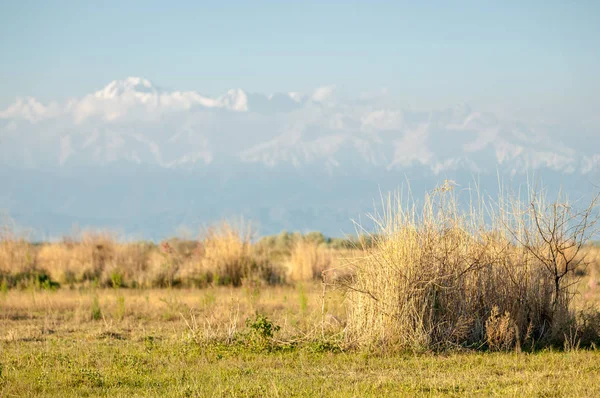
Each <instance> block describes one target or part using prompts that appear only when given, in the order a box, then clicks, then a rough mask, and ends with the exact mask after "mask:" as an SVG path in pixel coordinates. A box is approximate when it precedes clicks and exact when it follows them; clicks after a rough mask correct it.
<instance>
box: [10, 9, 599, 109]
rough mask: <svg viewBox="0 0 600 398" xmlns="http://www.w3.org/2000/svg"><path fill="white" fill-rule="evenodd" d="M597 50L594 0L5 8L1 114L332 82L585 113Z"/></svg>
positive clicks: (595, 80)
mask: <svg viewBox="0 0 600 398" xmlns="http://www.w3.org/2000/svg"><path fill="white" fill-rule="evenodd" d="M521 3H527V4H521ZM599 43H600V2H597V1H527V2H518V1H494V2H491V1H490V2H487V1H452V2H450V1H439V2H435V1H430V2H414V1H410V2H393V4H392V2H381V1H380V2H375V1H370V2H366V1H363V2H349V1H343V2H342V1H340V2H322V1H318V2H313V1H305V2H293V3H292V2H284V1H277V2H276V1H273V2H264V1H253V2H249V1H244V2H240V1H229V2H202V1H171V2H165V1H126V2H120V1H119V2H118V1H101V2H88V1H43V0H40V1H24V0H21V1H9V0H7V1H3V2H1V3H0V53H1V54H2V62H0V87H2V90H1V91H0V108H5V107H6V106H8V105H9V104H10V103H11V102H13V101H14V99H15V98H16V97H18V96H35V97H37V98H38V99H40V100H42V101H49V100H65V99H66V98H69V97H74V96H81V95H84V94H86V93H89V92H91V91H93V90H96V89H99V88H101V87H102V86H104V85H105V84H106V83H108V82H109V81H111V80H114V79H120V78H124V77H126V76H143V77H146V78H148V79H150V80H151V81H153V82H155V83H156V84H159V85H161V86H165V87H169V88H174V89H191V90H197V91H199V92H201V93H204V94H207V95H216V94H220V93H222V92H224V91H226V90H227V89H229V88H232V87H240V88H243V89H244V90H246V91H250V92H262V93H272V92H279V91H282V92H285V91H310V90H312V89H314V88H315V87H318V86H323V85H329V84H333V85H335V86H336V87H337V89H338V90H339V91H340V92H342V93H344V92H347V93H353V94H356V93H360V92H365V91H372V90H378V89H380V88H382V87H386V88H388V89H389V92H390V93H391V95H393V96H395V97H397V98H398V100H401V101H404V102H406V103H409V104H414V105H416V106H429V105H431V106H440V105H441V106H444V105H448V104H452V103H460V102H468V103H471V104H475V105H477V104H482V105H486V106H498V107H509V108H510V107H512V108H514V109H517V110H518V109H526V108H531V109H538V108H540V109H546V110H547V111H548V112H551V111H552V110H553V109H563V110H564V109H567V110H569V112H579V113H582V114H586V113H590V112H593V111H594V109H595V107H597V104H598V102H599V101H598V100H599V99H600V95H599V94H598V93H599V92H600V73H598V70H600V44H599Z"/></svg>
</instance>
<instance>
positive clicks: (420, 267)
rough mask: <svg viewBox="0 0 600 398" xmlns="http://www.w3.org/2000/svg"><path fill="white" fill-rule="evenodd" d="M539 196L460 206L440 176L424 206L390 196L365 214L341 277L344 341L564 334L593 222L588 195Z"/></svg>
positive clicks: (444, 343)
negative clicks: (346, 273) (578, 198)
mask: <svg viewBox="0 0 600 398" xmlns="http://www.w3.org/2000/svg"><path fill="white" fill-rule="evenodd" d="M541 199H542V198H540V196H539V195H537V194H536V193H535V192H532V195H531V197H530V202H529V203H527V204H526V205H523V204H522V203H521V202H519V201H518V200H517V199H514V200H510V201H505V200H504V198H502V197H501V198H500V200H499V201H498V202H496V203H495V204H494V205H493V206H488V205H486V203H484V202H483V201H481V203H479V204H472V205H471V208H470V209H467V211H460V210H459V207H458V204H457V203H458V199H457V196H456V194H455V193H454V191H453V189H452V187H451V186H450V185H449V184H448V183H446V184H445V185H444V186H442V187H440V188H438V189H436V190H435V191H434V192H433V193H432V194H430V195H427V196H426V198H425V201H424V203H423V205H422V206H417V205H416V204H415V203H414V202H412V201H410V200H403V199H402V198H400V197H395V198H393V199H392V197H390V198H389V199H388V201H387V203H386V205H385V206H384V212H383V214H381V215H376V216H374V217H373V220H374V221H375V222H376V223H377V226H378V230H377V231H376V232H377V233H376V234H374V235H373V239H374V242H373V245H372V247H368V248H364V252H365V255H364V258H363V259H362V260H361V261H358V262H356V263H354V264H352V265H351V268H352V274H353V277H352V278H351V280H350V281H349V282H348V283H343V285H344V287H345V288H347V292H348V294H347V298H348V304H349V319H348V327H347V330H346V332H347V333H346V337H347V339H348V342H349V343H350V344H355V345H359V346H373V345H379V346H382V347H387V348H391V349H396V348H398V349H406V348H410V349H418V350H422V349H439V348H443V347H448V346H454V345H461V346H481V345H482V344H486V343H488V344H489V345H490V348H494V349H500V348H502V349H508V348H510V347H511V346H512V345H514V344H519V345H520V344H521V343H522V342H524V341H521V340H524V339H529V338H531V339H533V340H535V341H540V340H543V341H547V342H550V341H552V339H554V338H558V336H562V332H563V331H564V328H565V327H566V325H569V324H570V323H572V322H573V319H574V314H573V312H572V311H571V310H570V308H569V303H570V299H571V297H572V293H573V291H572V289H571V286H572V279H571V278H572V276H573V274H574V270H575V269H577V267H578V266H579V265H580V264H581V263H580V261H579V260H578V259H577V252H578V251H579V249H580V248H581V247H582V246H581V245H583V243H584V242H585V240H586V239H587V238H588V237H589V235H588V232H589V230H590V228H591V227H592V226H593V224H594V222H595V220H594V219H593V218H592V217H591V212H592V208H593V205H594V204H595V200H594V201H593V202H592V205H591V206H590V207H589V208H588V209H586V210H584V211H583V213H577V212H574V211H573V210H572V208H570V207H568V206H563V205H562V204H561V203H560V202H556V203H552V204H550V205H546V204H545V202H544V201H543V200H541ZM471 203H473V202H471ZM501 313H505V314H510V316H509V315H506V316H500V317H499V316H498V314H501ZM488 328H489V330H488ZM511 330H513V331H514V335H513V334H512V333H513V332H511ZM517 340H518V341H517Z"/></svg>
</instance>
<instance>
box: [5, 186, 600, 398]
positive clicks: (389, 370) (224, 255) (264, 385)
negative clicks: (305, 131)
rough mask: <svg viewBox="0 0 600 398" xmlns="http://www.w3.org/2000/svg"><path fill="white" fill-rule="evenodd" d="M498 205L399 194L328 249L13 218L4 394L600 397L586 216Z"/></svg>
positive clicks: (324, 241) (212, 233) (8, 231)
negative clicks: (145, 237)
mask: <svg viewBox="0 0 600 398" xmlns="http://www.w3.org/2000/svg"><path fill="white" fill-rule="evenodd" d="M495 203H496V204H495V205H494V206H490V207H485V206H482V207H476V206H475V207H473V209H471V210H468V211H466V212H465V211H463V210H459V206H458V205H457V203H456V201H455V197H454V195H453V193H452V192H451V190H449V189H444V187H442V189H440V190H438V191H436V192H434V193H432V194H430V195H428V196H427V197H426V198H425V200H424V201H423V204H422V205H421V206H416V205H411V204H410V203H407V202H405V201H402V200H397V198H393V197H392V198H390V199H389V201H388V202H387V203H385V204H384V208H383V210H382V211H381V214H378V215H375V216H374V217H373V218H374V220H375V221H376V223H375V225H376V228H375V231H374V232H369V233H366V232H364V231H361V230H360V228H357V231H358V233H357V235H356V237H349V238H335V239H332V238H328V237H325V236H323V235H322V234H320V233H316V232H313V233H307V234H299V233H286V232H283V233H281V234H279V235H276V236H267V237H262V238H258V237H256V235H255V234H254V233H253V231H252V228H251V226H249V225H248V224H244V223H242V222H237V223H226V222H223V223H222V224H219V225H216V226H214V227H211V228H207V229H204V230H203V231H202V232H201V233H200V235H199V237H198V238H194V239H183V238H173V239H169V240H165V241H163V242H159V243H153V242H139V241H136V242H130V241H126V240H124V239H119V237H118V236H116V235H115V234H111V233H108V232H100V231H96V232H90V231H88V232H82V233H78V234H74V236H71V237H65V238H64V239H62V240H60V241H54V242H48V243H35V242H30V241H29V240H28V239H26V237H23V236H20V235H19V234H17V233H16V232H14V230H13V229H12V228H11V227H10V224H9V223H6V226H5V228H4V230H3V234H2V239H1V241H0V285H1V289H0V396H2V397H28V396H61V397H63V396H110V397H118V396H128V397H129V396H173V397H190V396H209V397H210V396H218V397H221V396H243V397H245V396H253V397H267V396H273V397H287V396H303V397H304V396H340V397H349V396H356V397H363V396H378V397H387V396H437V395H451V396H492V395H493V396H576V397H584V396H589V397H593V396H600V351H599V347H600V346H599V344H600V339H599V336H600V313H599V310H600V307H599V304H600V280H599V277H600V248H598V247H596V245H595V244H594V241H593V239H592V238H593V237H594V235H593V233H594V231H595V230H594V228H595V220H596V219H595V217H594V211H593V209H594V205H595V203H592V204H591V205H590V207H584V208H583V210H581V211H575V210H574V208H573V207H570V206H566V205H565V204H564V203H562V202H560V201H555V202H551V201H544V200H541V199H540V198H539V197H535V196H534V197H533V199H532V200H531V201H529V202H524V203H520V202H518V201H510V202H504V201H497V202H495ZM484 207H485V209H484ZM490 210H491V211H490ZM483 213H485V215H484V214H483Z"/></svg>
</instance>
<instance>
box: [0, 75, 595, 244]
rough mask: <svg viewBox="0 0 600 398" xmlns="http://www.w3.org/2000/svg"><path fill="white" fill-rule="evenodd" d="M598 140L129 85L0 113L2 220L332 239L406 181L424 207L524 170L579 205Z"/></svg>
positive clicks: (497, 121) (510, 125) (274, 98)
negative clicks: (449, 191) (451, 184)
mask: <svg viewBox="0 0 600 398" xmlns="http://www.w3.org/2000/svg"><path fill="white" fill-rule="evenodd" d="M596 133H597V131H596V130H594V128H593V127H590V126H585V125H582V124H580V123H577V122H576V121H573V123H572V124H571V125H570V126H567V127H565V126H563V125H553V124H550V123H542V122H531V121H523V120H518V119H516V118H509V117H500V116H497V115H495V114H493V113H491V112H486V111H480V110H477V109H473V108H472V107H470V106H469V105H466V104H461V105H458V106H454V107H449V108H447V109H437V110H423V109H403V108H400V107H398V106H396V105H394V102H393V100H392V99H390V96H389V94H388V93H386V92H385V90H383V91H381V92H378V93H375V94H368V95H367V94H365V95H360V96H358V97H357V98H346V97H343V96H342V95H340V94H338V93H337V91H336V89H335V87H333V86H326V87H321V88H318V89H316V90H314V91H313V92H311V93H299V92H290V93H277V94H272V95H264V94H258V93H247V92H245V91H244V90H241V89H232V90H229V91H227V92H226V93H224V94H223V95H220V96H216V97H211V96H206V95H202V94H200V93H198V92H196V91H177V90H169V89H164V88H161V87H158V86H155V85H154V84H153V83H151V82H150V81H148V80H147V79H144V78H140V77H129V78H127V79H124V80H117V81H113V82H110V83H109V84H108V85H106V86H105V87H104V88H102V89H100V90H98V91H96V92H94V93H91V94H88V95H85V96H83V97H81V98H75V99H71V100H68V101H65V102H63V103H59V102H50V103H45V104H44V103H41V102H40V101H38V100H37V99H35V98H19V99H17V100H16V101H15V102H14V104H12V105H11V106H9V107H8V108H6V109H5V110H2V111H0V178H1V180H2V181H3V183H2V184H1V186H0V211H4V212H6V213H8V214H10V216H11V217H13V218H14V219H15V220H16V221H17V223H18V224H19V225H23V226H27V227H31V229H32V231H34V234H35V235H36V236H38V237H39V238H40V239H48V238H53V237H57V236H60V235H61V234H66V233H69V232H70V231H71V229H72V225H73V224H74V223H78V224H79V225H80V226H81V227H85V226H91V227H106V228H111V229H117V230H120V231H122V232H123V233H124V234H126V235H134V236H137V237H144V238H150V239H159V238H161V237H164V236H168V235H172V234H173V233H175V230H176V229H177V228H181V227H182V226H187V227H188V228H192V229H195V228H197V227H198V226H199V225H205V224H208V223H211V222H214V221H216V220H219V219H221V218H231V217H239V216H244V217H245V218H249V219H251V220H254V221H255V222H257V223H258V228H259V232H260V233H263V234H266V233H274V232H278V231H280V230H282V229H288V230H302V231H307V230H321V231H323V232H325V233H328V234H330V235H341V234H342V233H351V232H353V231H354V227H353V225H352V223H351V221H350V219H357V218H358V217H360V216H361V215H364V214H365V213H366V212H368V211H370V210H373V201H374V200H375V201H376V200H378V198H379V195H380V192H385V191H387V190H391V189H394V188H396V187H398V186H399V185H402V184H403V183H405V182H406V181H407V180H408V181H410V184H411V186H412V191H413V192H415V193H416V196H421V195H420V192H419V191H426V190H428V189H431V188H433V187H434V186H435V185H436V184H439V183H440V182H443V181H444V180H445V179H452V180H454V181H456V182H457V183H458V184H459V186H463V187H464V186H468V185H469V184H471V183H472V182H473V181H474V180H477V181H479V183H480V184H481V185H482V186H484V187H490V189H491V190H493V189H494V188H493V187H497V185H498V184H497V179H498V175H500V176H501V177H502V178H503V179H507V180H510V181H514V183H515V184H520V183H521V182H523V181H524V180H525V179H526V178H527V177H528V175H530V174H531V173H535V174H536V175H539V176H543V179H544V182H545V183H546V184H547V185H548V184H549V185H551V186H559V185H560V186H563V187H565V188H566V189H567V191H568V192H569V193H572V194H574V195H577V194H580V193H582V192H583V193H584V192H585V191H586V190H587V189H588V188H589V187H590V186H592V185H591V183H593V182H594V181H595V180H596V176H597V173H598V170H599V168H600V151H598V149H597V148H598V144H600V142H599V141H600V140H599V137H600V135H598V134H596ZM569 135H571V136H572V137H573V139H572V140H571V139H570V140H569V142H565V140H564V137H569ZM583 136H585V137H587V138H586V139H585V140H581V139H578V138H577V137H583ZM561 137H562V139H561Z"/></svg>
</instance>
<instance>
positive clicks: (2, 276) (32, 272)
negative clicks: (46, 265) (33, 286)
mask: <svg viewBox="0 0 600 398" xmlns="http://www.w3.org/2000/svg"><path fill="white" fill-rule="evenodd" d="M40 277H43V278H46V276H45V273H44V271H43V270H39V269H38V265H37V261H36V249H35V247H34V245H33V244H31V243H30V242H29V241H28V240H27V239H25V238H24V237H21V236H19V235H18V234H16V233H15V232H14V226H13V222H12V220H9V219H8V220H4V222H3V225H0V285H4V286H5V287H14V286H17V285H26V284H28V283H30V282H35V280H39V279H40Z"/></svg>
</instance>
